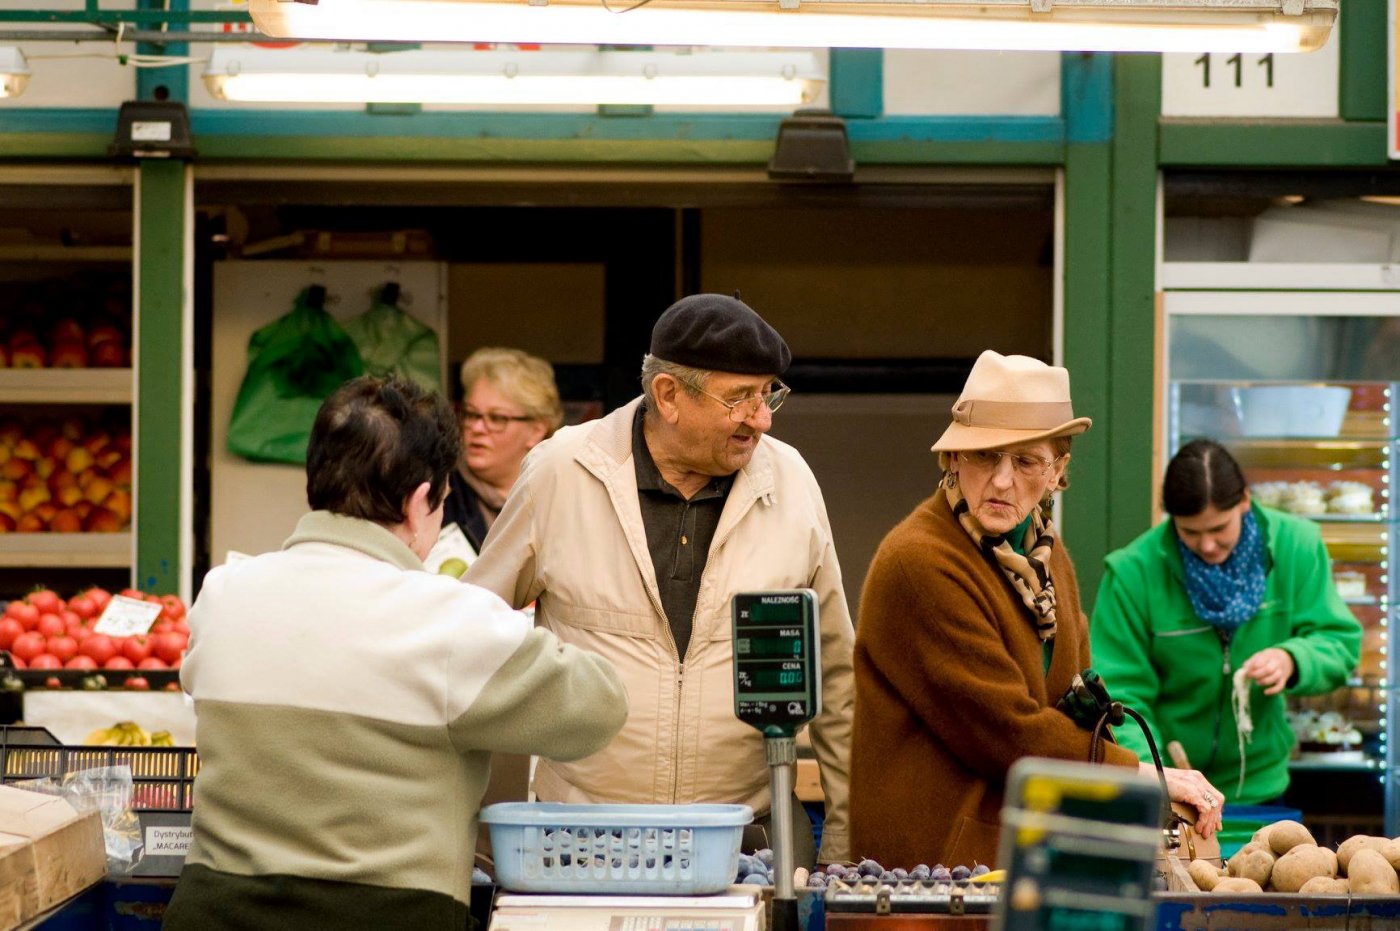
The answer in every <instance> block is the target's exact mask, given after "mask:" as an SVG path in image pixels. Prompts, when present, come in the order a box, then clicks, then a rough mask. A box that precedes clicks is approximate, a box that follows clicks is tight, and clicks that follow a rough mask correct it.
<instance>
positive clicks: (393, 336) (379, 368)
mask: <svg viewBox="0 0 1400 931" xmlns="http://www.w3.org/2000/svg"><path fill="white" fill-rule="evenodd" d="M398 301H399V286H398V285H397V284H395V283H394V282H392V281H391V282H389V283H388V284H386V285H384V288H383V290H382V291H380V292H379V297H378V298H377V299H376V300H375V301H374V302H373V303H371V304H370V308H369V310H367V311H365V312H364V313H363V314H361V315H360V316H358V317H355V318H353V319H350V320H347V321H345V332H346V333H349V334H350V338H351V339H353V340H354V341H355V346H356V348H358V349H359V350H360V358H361V359H362V360H364V363H365V371H366V372H368V373H369V374H371V375H381V376H382V375H397V376H399V377H400V378H406V379H408V380H409V381H414V382H417V383H418V384H419V385H421V386H422V387H424V388H427V389H429V390H431V391H439V392H440V391H442V377H441V371H442V368H441V356H440V354H439V352H438V337H437V333H435V332H434V331H433V328H432V327H430V326H428V325H427V324H425V323H422V322H421V321H419V320H416V319H414V318H413V317H411V316H409V315H408V314H407V313H405V312H404V311H403V310H401V309H400V308H399V306H398Z"/></svg>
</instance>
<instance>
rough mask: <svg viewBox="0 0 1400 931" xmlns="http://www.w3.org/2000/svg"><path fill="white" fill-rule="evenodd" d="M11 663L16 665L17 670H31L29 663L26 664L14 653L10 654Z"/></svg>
mask: <svg viewBox="0 0 1400 931" xmlns="http://www.w3.org/2000/svg"><path fill="white" fill-rule="evenodd" d="M10 662H12V663H14V664H15V668H16V669H28V668H29V664H28V663H26V662H25V661H24V660H22V659H20V658H19V657H18V656H15V655H14V654H13V653H12V654H10Z"/></svg>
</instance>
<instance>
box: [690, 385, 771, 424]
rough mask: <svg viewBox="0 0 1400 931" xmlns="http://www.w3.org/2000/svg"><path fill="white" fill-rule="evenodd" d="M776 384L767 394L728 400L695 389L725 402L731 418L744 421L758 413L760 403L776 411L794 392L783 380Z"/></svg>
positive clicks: (737, 421) (706, 395) (720, 401)
mask: <svg viewBox="0 0 1400 931" xmlns="http://www.w3.org/2000/svg"><path fill="white" fill-rule="evenodd" d="M774 384H776V385H777V387H776V388H774V389H773V390H772V391H769V392H768V393H767V394H755V395H750V396H749V397H747V398H740V399H739V400H737V401H726V400H724V398H717V397H715V396H714V395H712V394H710V393H709V392H708V391H702V390H701V389H699V388H696V389H695V390H696V391H699V392H700V393H701V394H703V395H704V396H705V397H707V398H709V399H710V400H711V401H716V402H718V403H720V404H723V405H724V406H725V408H727V409H728V410H729V419H730V420H732V421H733V422H734V423H743V422H744V421H746V420H748V419H749V418H750V417H752V416H753V415H754V414H757V413H758V408H759V406H760V405H762V406H764V407H767V408H768V410H770V411H776V410H777V409H778V408H780V407H782V406H783V402H784V401H786V400H787V396H788V395H789V394H791V393H792V389H791V388H789V387H788V386H787V385H785V384H783V383H782V382H774Z"/></svg>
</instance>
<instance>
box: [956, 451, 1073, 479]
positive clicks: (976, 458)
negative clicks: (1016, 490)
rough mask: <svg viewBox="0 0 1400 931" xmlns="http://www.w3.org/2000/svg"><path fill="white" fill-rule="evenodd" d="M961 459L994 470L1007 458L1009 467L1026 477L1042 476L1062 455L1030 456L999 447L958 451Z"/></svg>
mask: <svg viewBox="0 0 1400 931" xmlns="http://www.w3.org/2000/svg"><path fill="white" fill-rule="evenodd" d="M958 455H959V456H961V457H962V458H963V459H965V460H966V461H967V462H969V463H971V464H972V465H974V466H976V467H977V468H979V469H986V470H987V471H988V472H995V471H996V470H997V468H998V467H1000V466H1001V460H1002V459H1004V458H1009V459H1010V460H1011V467H1012V468H1013V469H1015V470H1016V472H1017V474H1018V475H1022V476H1024V477H1026V478H1042V477H1044V475H1045V473H1047V472H1049V471H1050V467H1051V466H1053V465H1054V464H1055V463H1057V462H1059V461H1060V460H1061V459H1063V458H1065V457H1064V456H1056V457H1055V458H1054V459H1044V458H1042V457H1040V456H1031V455H1027V454H1026V453H1008V452H1006V451H1005V450H1001V449H976V450H972V451H971V452H965V453H958Z"/></svg>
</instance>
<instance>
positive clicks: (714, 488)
mask: <svg viewBox="0 0 1400 931" xmlns="http://www.w3.org/2000/svg"><path fill="white" fill-rule="evenodd" d="M645 416H646V414H645V410H644V408H638V409H637V416H636V418H635V419H634V420H633V421H632V461H633V462H634V463H636V469H637V499H638V501H639V503H640V504H641V507H642V526H643V527H644V528H646V534H647V549H648V550H650V551H651V565H652V567H653V568H654V569H655V570H656V585H657V587H658V588H659V589H660V591H661V607H663V608H665V609H666V620H667V621H669V622H670V625H671V636H672V637H674V638H675V641H676V650H677V651H678V652H679V653H680V656H681V659H685V652H686V649H687V648H688V647H689V646H690V633H691V627H692V626H693V625H694V622H695V601H696V599H697V598H698V597H699V595H700V577H701V575H703V574H704V571H705V561H706V560H707V559H709V556H710V543H711V542H712V541H713V540H714V538H715V528H717V527H718V526H719V516H720V514H721V513H722V512H723V511H724V502H725V499H726V498H728V497H729V489H730V488H731V487H733V485H734V476H733V475H726V476H723V477H720V478H712V479H710V483H709V484H708V485H706V486H705V487H704V488H701V489H700V490H699V491H697V492H696V493H695V494H694V496H692V497H691V498H690V500H686V498H685V496H684V495H682V494H681V493H680V492H679V491H677V490H676V487H675V486H674V485H672V484H671V483H670V482H668V481H666V480H665V479H664V478H662V477H661V471H660V470H659V469H657V467H656V460H654V459H652V458H651V450H650V449H648V448H647V440H646V434H645V433H644V432H643V429H642V423H643V420H644V419H645Z"/></svg>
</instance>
